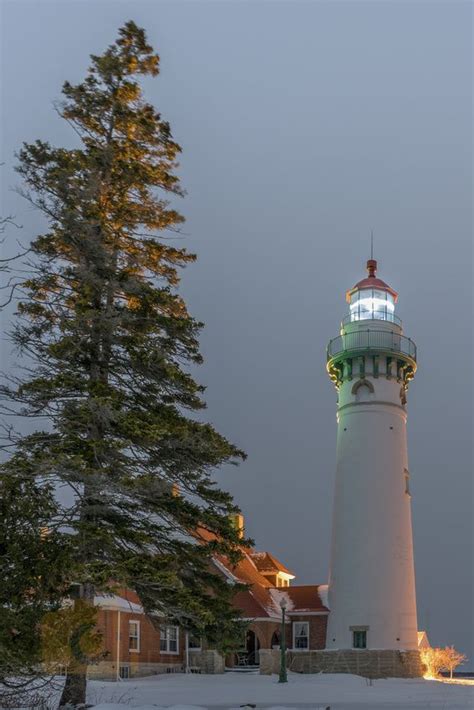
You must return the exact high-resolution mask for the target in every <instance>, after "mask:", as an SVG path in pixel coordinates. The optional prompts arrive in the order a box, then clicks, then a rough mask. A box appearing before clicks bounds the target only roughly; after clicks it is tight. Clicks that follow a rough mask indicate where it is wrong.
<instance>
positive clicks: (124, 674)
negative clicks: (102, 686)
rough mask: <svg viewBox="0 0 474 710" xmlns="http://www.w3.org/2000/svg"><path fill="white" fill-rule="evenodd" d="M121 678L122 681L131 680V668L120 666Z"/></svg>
mask: <svg viewBox="0 0 474 710" xmlns="http://www.w3.org/2000/svg"><path fill="white" fill-rule="evenodd" d="M119 676H120V678H122V679H127V678H130V666H120V668H119Z"/></svg>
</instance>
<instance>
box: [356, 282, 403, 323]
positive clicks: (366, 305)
mask: <svg viewBox="0 0 474 710" xmlns="http://www.w3.org/2000/svg"><path fill="white" fill-rule="evenodd" d="M394 311H395V299H394V297H393V296H392V294H391V293H389V292H388V291H383V290H381V289H377V288H363V289H359V290H358V291H356V292H355V293H353V294H352V295H351V301H350V315H351V321H358V320H387V321H392V322H394V321H395V316H394Z"/></svg>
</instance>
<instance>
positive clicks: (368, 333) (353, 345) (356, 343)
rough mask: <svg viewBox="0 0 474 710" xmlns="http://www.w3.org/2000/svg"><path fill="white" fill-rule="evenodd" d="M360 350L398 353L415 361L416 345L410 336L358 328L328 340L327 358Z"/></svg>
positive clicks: (330, 358)
mask: <svg viewBox="0 0 474 710" xmlns="http://www.w3.org/2000/svg"><path fill="white" fill-rule="evenodd" d="M360 350H377V351H384V352H385V351H388V352H393V353H400V354H402V355H407V356H408V357H409V358H411V359H412V360H415V361H416V345H415V343H414V342H413V340H411V339H410V338H407V337H405V336H404V335H399V334H398V333H393V332H390V331H387V330H370V329H367V330H358V331H355V332H354V333H346V334H345V335H338V337H337V338H333V339H332V340H330V341H329V345H328V347H327V358H328V360H332V358H334V357H336V356H337V355H339V354H341V353H343V352H352V351H355V352H357V351H360Z"/></svg>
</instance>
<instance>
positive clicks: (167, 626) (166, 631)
mask: <svg viewBox="0 0 474 710" xmlns="http://www.w3.org/2000/svg"><path fill="white" fill-rule="evenodd" d="M170 629H175V630H176V638H175V639H172V638H170V634H169V630H170ZM163 632H164V638H163V637H162V634H163ZM163 641H164V642H165V646H166V649H163V648H162V646H161V644H162V642H163ZM171 641H176V651H171V650H170V642H171ZM160 653H163V654H166V655H167V656H179V626H175V625H174V624H165V625H163V626H160Z"/></svg>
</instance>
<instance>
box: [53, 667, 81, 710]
mask: <svg viewBox="0 0 474 710" xmlns="http://www.w3.org/2000/svg"><path fill="white" fill-rule="evenodd" d="M86 687H87V665H86V664H83V663H79V662H78V661H72V662H71V664H70V665H69V666H68V669H67V675H66V682H65V684H64V688H63V692H62V695H61V700H60V701H59V708H64V707H71V706H72V707H73V708H77V707H78V706H80V705H85V702H86Z"/></svg>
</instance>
